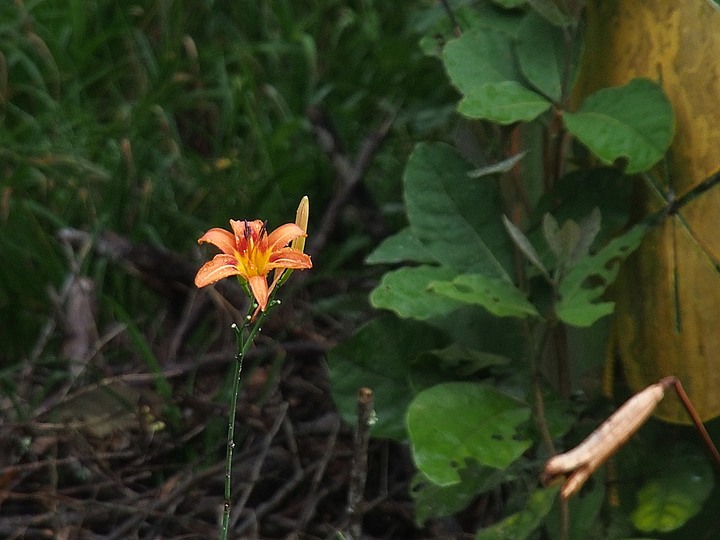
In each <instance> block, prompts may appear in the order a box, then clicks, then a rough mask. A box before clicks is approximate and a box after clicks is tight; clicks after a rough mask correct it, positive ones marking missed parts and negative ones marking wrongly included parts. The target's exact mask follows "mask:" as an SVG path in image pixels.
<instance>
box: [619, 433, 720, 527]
mask: <svg viewBox="0 0 720 540" xmlns="http://www.w3.org/2000/svg"><path fill="white" fill-rule="evenodd" d="M714 482H715V475H714V472H713V470H712V467H711V466H710V464H709V463H708V462H707V460H706V459H704V457H703V456H702V455H698V454H697V452H696V449H694V448H688V447H687V446H680V447H677V448H675V449H674V451H673V453H672V454H671V455H670V456H668V459H667V461H666V463H665V466H664V467H663V470H661V471H659V475H658V476H655V477H653V478H652V479H650V480H649V481H648V482H646V483H645V484H644V485H643V486H642V488H640V490H639V491H638V494H637V506H636V507H635V510H634V511H633V513H632V522H633V524H634V525H635V527H637V528H638V529H639V530H641V531H643V532H646V533H653V532H655V531H657V532H661V533H664V532H669V531H674V530H675V529H678V528H680V527H682V526H683V525H684V524H685V523H686V522H687V521H688V520H689V519H690V518H691V517H693V516H694V515H696V514H697V513H698V512H699V511H700V510H701V508H702V506H703V504H704V503H705V501H706V500H707V498H708V496H709V495H710V491H711V490H712V488H713V484H714Z"/></svg>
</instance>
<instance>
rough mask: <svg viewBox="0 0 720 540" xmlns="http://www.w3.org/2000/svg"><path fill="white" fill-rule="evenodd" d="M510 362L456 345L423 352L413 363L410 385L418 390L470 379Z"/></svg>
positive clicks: (506, 358)
mask: <svg viewBox="0 0 720 540" xmlns="http://www.w3.org/2000/svg"><path fill="white" fill-rule="evenodd" d="M508 362H510V359H509V358H508V357H506V356H503V355H500V354H494V353H489V352H484V351H479V350H477V349H471V348H469V347H463V346H461V345H458V344H457V343H453V344H451V345H449V346H448V347H445V348H443V349H436V350H433V351H427V352H425V353H421V354H420V355H419V356H418V357H417V359H416V360H415V361H414V362H413V370H412V374H411V375H410V384H412V387H413V388H414V389H415V390H416V391H420V390H423V389H425V388H430V387H431V386H434V385H436V384H438V383H440V382H451V381H461V380H468V378H469V377H472V376H474V375H476V374H477V373H478V372H479V371H482V370H487V369H488V368H491V367H494V366H501V365H506V364H507V363H508Z"/></svg>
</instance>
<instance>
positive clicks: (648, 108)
mask: <svg viewBox="0 0 720 540" xmlns="http://www.w3.org/2000/svg"><path fill="white" fill-rule="evenodd" d="M563 118H564V120H565V125H566V127H567V129H568V131H569V132H570V133H572V134H573V135H574V136H575V137H577V138H578V139H579V140H580V141H581V142H582V143H583V144H584V145H585V146H587V147H588V148H589V149H590V150H591V151H592V152H593V153H594V154H595V155H596V156H597V157H598V158H600V159H601V160H602V161H603V162H605V163H613V162H615V161H616V160H618V159H621V158H622V159H626V160H627V168H626V172H627V173H628V174H634V173H638V172H641V171H645V170H647V169H649V168H650V167H652V166H653V165H655V164H656V163H657V162H658V161H660V160H661V159H662V157H663V155H665V152H666V151H667V149H668V147H669V146H670V142H671V141H672V137H673V133H674V130H675V117H674V115H673V111H672V106H671V105H670V102H669V101H668V99H667V97H666V96H665V94H664V92H663V91H662V88H660V86H658V85H657V84H656V83H654V82H652V81H649V80H647V79H633V80H632V81H630V82H629V83H628V84H626V85H625V86H621V87H616V88H605V89H603V90H599V91H597V92H595V93H594V94H592V95H590V96H589V97H588V98H587V99H586V100H585V101H584V102H583V104H582V105H581V106H580V108H579V109H578V111H577V112H575V113H570V112H566V113H564V114H563Z"/></svg>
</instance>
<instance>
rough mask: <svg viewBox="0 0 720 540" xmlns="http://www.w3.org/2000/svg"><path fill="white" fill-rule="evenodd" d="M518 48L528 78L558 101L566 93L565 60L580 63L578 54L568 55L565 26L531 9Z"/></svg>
mask: <svg viewBox="0 0 720 540" xmlns="http://www.w3.org/2000/svg"><path fill="white" fill-rule="evenodd" d="M516 50H517V57H518V63H519V64H520V70H521V71H522V73H523V75H524V76H525V78H526V79H527V80H528V81H529V82H530V84H532V85H533V86H534V87H535V88H537V89H538V90H539V91H540V92H542V93H543V94H544V95H546V96H547V97H548V98H549V99H551V100H552V101H554V102H555V103H558V102H559V101H560V98H561V96H562V84H563V77H565V73H564V71H565V63H566V62H567V63H568V64H569V65H576V63H575V62H573V61H574V58H572V57H570V58H568V56H569V55H568V51H566V45H565V39H564V37H563V32H562V30H561V29H560V28H558V27H557V26H554V25H552V24H551V23H550V22H548V21H547V20H546V19H544V18H543V17H541V16H540V15H539V14H538V13H536V12H530V13H528V15H527V17H525V20H524V21H523V24H522V25H521V26H520V33H519V34H518V42H517V48H516ZM569 82H571V81H569Z"/></svg>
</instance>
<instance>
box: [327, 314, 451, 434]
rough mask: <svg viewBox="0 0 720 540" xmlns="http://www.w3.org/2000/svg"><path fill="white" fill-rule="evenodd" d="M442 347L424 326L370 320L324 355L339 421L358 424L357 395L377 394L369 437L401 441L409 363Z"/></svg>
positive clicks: (436, 335) (390, 319)
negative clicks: (375, 418)
mask: <svg viewBox="0 0 720 540" xmlns="http://www.w3.org/2000/svg"><path fill="white" fill-rule="evenodd" d="M445 345H446V339H445V337H444V335H443V334H441V333H440V332H438V331H437V330H434V329H433V328H432V327H429V326H428V325H426V324H423V323H419V322H416V321H411V320H402V319H397V318H396V317H393V316H391V315H385V316H382V317H379V318H377V319H374V320H372V321H370V322H369V323H368V324H366V325H365V326H363V327H362V328H361V329H360V330H358V332H357V333H356V334H355V335H354V336H352V337H351V338H350V339H349V340H347V341H345V342H344V343H342V344H341V345H338V346H337V347H335V348H334V349H332V350H331V351H330V352H329V354H328V365H329V367H330V383H331V390H332V395H333V398H334V400H335V403H336V405H337V407H338V410H339V411H340V413H341V415H342V417H343V418H344V419H345V420H346V421H347V422H348V423H349V424H351V425H354V424H355V423H356V422H357V392H358V390H359V389H360V388H361V387H363V386H365V387H368V388H371V389H372V390H373V392H374V393H375V411H376V412H377V416H378V421H377V423H376V424H375V425H374V426H373V427H372V434H373V435H374V436H377V437H388V438H392V439H397V440H402V439H404V438H405V437H406V436H407V433H406V430H405V412H406V410H407V407H408V404H409V403H410V400H411V399H412V397H413V389H412V387H411V386H410V382H409V380H410V379H409V377H410V372H411V365H412V361H413V360H414V359H415V357H417V355H418V354H420V353H421V352H423V351H426V350H428V349H437V348H440V347H443V346H445Z"/></svg>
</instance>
